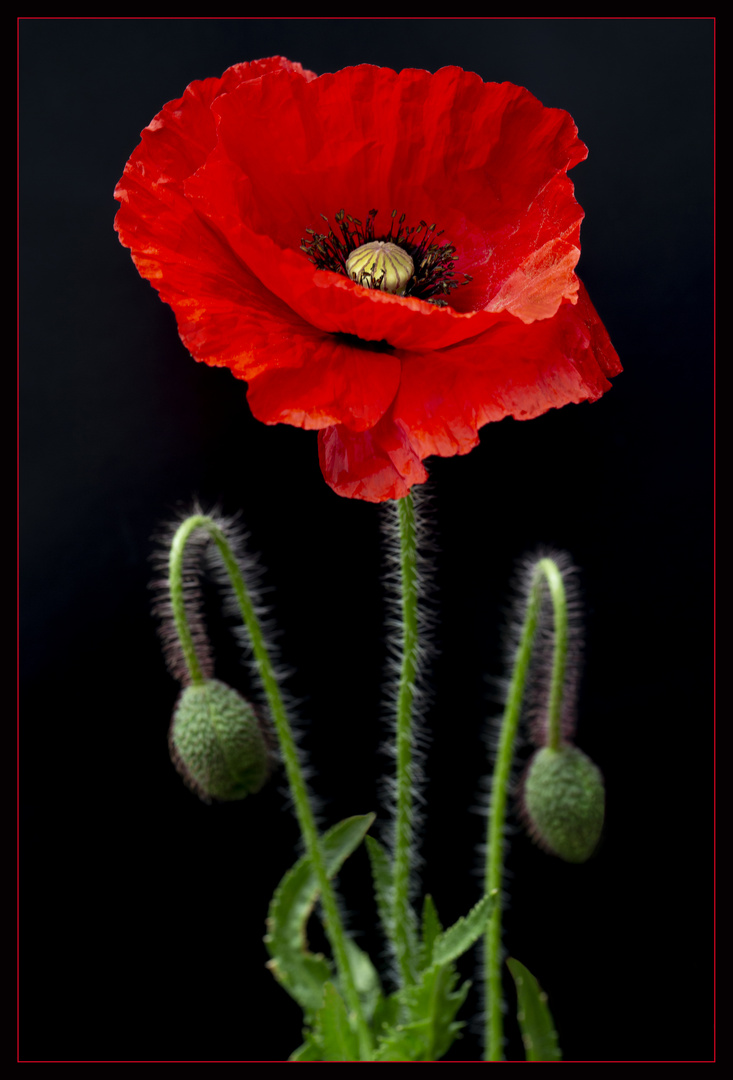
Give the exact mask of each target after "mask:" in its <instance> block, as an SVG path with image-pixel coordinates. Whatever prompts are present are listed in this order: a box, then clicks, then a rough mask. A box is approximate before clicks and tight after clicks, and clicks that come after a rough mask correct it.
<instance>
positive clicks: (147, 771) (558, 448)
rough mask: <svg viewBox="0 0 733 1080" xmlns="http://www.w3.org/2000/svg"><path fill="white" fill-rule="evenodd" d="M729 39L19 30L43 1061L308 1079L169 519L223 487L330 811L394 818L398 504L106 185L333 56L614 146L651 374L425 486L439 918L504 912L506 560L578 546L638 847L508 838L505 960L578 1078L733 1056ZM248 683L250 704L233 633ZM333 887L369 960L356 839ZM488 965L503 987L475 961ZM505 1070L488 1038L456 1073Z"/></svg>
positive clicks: (277, 851)
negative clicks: (337, 446) (731, 1026)
mask: <svg viewBox="0 0 733 1080" xmlns="http://www.w3.org/2000/svg"><path fill="white" fill-rule="evenodd" d="M713 32H714V23H713V21H712V20H711V19H663V20H654V19H652V20H647V19H640V20H635V19H625V18H622V19H477V20H467V19H440V20H433V19H418V20H405V19H381V18H378V19H366V20H363V19H314V20H309V19H305V20H293V19H273V20H266V19H264V20H263V19H240V20H221V19H197V20H185V19H180V20H165V19H152V20H141V19H129V20H121V19H100V20H63V19H62V20H52V19H39V20H34V19H22V20H21V21H20V118H21V174H20V176H21V208H20V226H21V376H22V378H21V410H22V415H21V437H22V443H21V450H22V458H21V460H22V467H23V471H22V476H21V481H22V483H21V491H22V498H21V527H22V548H21V570H22V594H21V598H22V609H21V611H22V631H23V635H24V647H23V650H22V665H21V674H22V680H23V695H22V698H21V765H22V768H21V900H22V907H21V1044H20V1055H21V1058H22V1059H26V1060H28V1059H31V1060H43V1059H47V1060H60V1059H77V1060H90V1059H103V1060H119V1061H126V1060H141V1059H142V1060H171V1059H174V1060H184V1061H185V1060H202V1059H208V1060H212V1059H213V1060H284V1059H285V1058H286V1057H287V1056H288V1054H289V1053H290V1052H291V1051H292V1050H293V1048H294V1047H295V1046H296V1045H297V1044H298V1042H299V1041H300V1031H299V1027H300V1013H299V1010H298V1008H297V1007H296V1006H295V1005H294V1003H293V1002H292V1001H291V1000H290V999H289V998H288V997H287V995H286V994H285V992H284V991H282V990H281V989H280V988H279V987H278V986H277V985H276V984H275V982H274V980H273V979H272V977H271V975H270V974H269V972H267V971H266V970H265V967H264V964H265V960H266V954H265V951H264V947H263V945H262V941H261V939H262V934H263V931H264V918H265V913H266V910H267V904H268V899H269V896H270V895H271V893H272V890H273V889H274V887H275V885H276V884H277V882H278V880H279V878H280V877H281V875H282V873H283V872H284V871H285V870H286V869H287V868H288V866H289V865H290V864H291V863H292V862H293V860H294V857H295V853H296V850H297V829H296V826H295V823H294V819H293V816H292V814H291V813H290V812H289V811H288V809H287V806H286V802H287V800H286V798H285V797H284V795H283V790H282V789H283V786H284V782H283V778H282V775H281V774H280V775H279V776H278V777H276V778H275V780H274V781H272V782H271V783H270V785H269V787H268V788H267V789H266V790H265V791H263V792H262V793H261V794H260V795H258V796H257V797H256V798H251V799H248V800H245V801H244V802H242V803H239V804H234V805H224V806H212V807H207V806H204V805H203V804H201V803H199V802H198V801H197V800H196V799H195V797H193V796H192V795H191V794H190V793H189V792H188V791H187V790H186V789H185V788H184V787H183V785H182V784H181V782H180V781H179V779H178V777H177V775H176V773H175V772H174V770H173V769H172V767H171V766H170V764H169V761H168V758H167V747H166V732H167V726H168V722H169V718H170V713H171V709H172V706H173V702H174V700H175V696H176V687H175V684H174V683H173V681H172V680H171V678H170V676H169V675H168V674H167V672H166V670H165V667H164V665H163V662H162V659H161V656H160V650H159V646H158V642H157V639H156V636H155V628H154V624H153V622H152V620H151V618H150V616H149V593H148V589H147V584H148V581H149V578H150V569H149V563H148V557H149V553H150V550H151V543H150V537H151V534H153V533H154V531H155V530H156V528H157V527H158V525H159V523H160V522H161V520H165V519H166V518H167V517H169V516H170V515H171V514H172V513H175V512H176V511H177V510H178V509H179V508H180V507H182V506H185V505H186V504H188V503H190V502H191V500H192V498H193V497H194V496H198V497H199V498H200V499H201V500H202V502H203V503H204V504H205V505H206V506H211V505H213V504H215V503H218V504H219V505H220V506H221V507H222V509H223V510H224V511H225V512H227V513H234V512H236V511H238V510H240V509H241V510H242V512H243V520H244V521H245V523H246V525H247V527H248V529H249V530H250V532H251V536H252V540H251V546H252V548H253V549H254V550H256V551H259V552H261V553H262V559H263V562H264V564H265V566H266V567H267V574H266V584H267V585H268V586H271V587H272V593H271V594H270V599H271V603H272V608H273V612H274V614H275V616H276V620H277V623H278V626H279V628H280V631H281V647H282V654H283V658H284V661H285V662H286V663H287V664H289V665H291V666H292V667H293V668H294V675H293V676H292V678H291V680H290V684H289V687H290V690H291V691H292V693H293V694H294V695H295V696H296V697H297V698H298V699H300V700H301V701H302V704H301V706H300V708H299V715H300V721H299V727H300V730H301V732H302V742H303V745H304V747H305V749H306V750H307V752H308V754H309V758H310V762H311V765H312V767H313V770H314V777H313V787H314V789H315V792H316V794H317V796H318V799H319V803H320V807H321V813H322V821H323V822H324V824H332V823H334V822H336V821H337V820H339V819H340V818H342V817H345V816H348V815H350V814H354V813H364V812H366V811H369V810H372V809H379V802H378V800H379V786H378V783H377V776H378V774H379V773H381V772H382V771H384V770H385V769H388V768H389V763H388V759H386V758H383V757H381V756H380V755H379V747H380V744H381V743H382V742H383V740H384V737H385V727H384V724H383V722H382V720H381V719H380V713H381V692H380V682H381V678H382V673H383V669H384V660H385V647H384V634H383V629H382V627H383V614H384V612H383V595H382V591H381V588H380V586H379V570H380V560H381V554H380V535H379V522H380V517H381V511H380V509H379V508H377V507H375V506H373V505H369V504H366V503H361V502H357V501H348V500H344V499H340V498H339V497H337V496H336V495H334V494H333V493H332V492H331V491H330V490H329V489H328V488H327V486H326V485H325V483H324V482H323V480H322V478H321V475H320V472H319V468H318V461H317V452H316V436H315V434H313V433H305V432H302V431H299V430H295V429H291V428H286V427H272V428H270V427H266V426H264V425H262V424H259V423H258V422H256V421H255V420H254V419H253V417H252V416H251V414H250V413H249V410H248V407H247V404H246V399H245V386H244V384H242V383H238V382H236V381H235V380H234V379H233V378H232V377H231V375H230V373H229V372H228V371H226V370H214V369H209V368H207V367H205V366H204V365H199V364H196V363H194V361H193V360H191V358H190V357H189V356H188V354H187V353H186V351H185V350H184V348H183V346H182V345H181V343H180V341H179V339H178V335H177V333H176V328H175V322H174V318H173V315H172V313H171V312H170V310H169V309H168V308H167V307H166V306H165V305H163V304H161V303H160V301H159V300H158V298H157V295H156V293H155V292H154V291H153V290H152V289H151V288H150V287H149V285H148V284H146V283H145V282H144V281H142V280H141V279H140V278H139V277H138V275H137V273H136V271H135V269H134V267H133V265H132V263H131V261H130V257H129V253H128V252H127V251H126V250H124V249H123V248H122V247H121V246H120V244H119V243H118V241H117V238H116V236H115V234H114V232H113V231H112V221H113V217H114V212H115V205H116V204H115V203H114V202H113V200H112V190H113V188H114V184H115V182H116V181H117V179H118V178H119V176H120V174H121V172H122V169H123V167H124V164H125V161H126V160H127V158H128V156H129V155H130V153H131V152H132V150H133V149H134V148H135V146H136V145H137V143H138V138H139V132H140V130H141V129H142V128H143V127H144V126H145V125H146V124H147V123H149V121H150V120H151V119H152V117H153V116H154V115H155V113H156V112H158V111H159V109H160V108H161V106H162V105H163V104H164V103H165V102H166V101H168V100H170V99H172V98H175V97H178V96H180V94H181V93H182V92H183V89H184V88H185V86H186V85H187V84H188V83H189V82H191V81H192V80H194V79H200V78H205V77H207V76H210V75H219V74H221V72H222V71H223V70H224V68H226V67H227V66H229V65H230V64H232V63H235V62H237V61H240V60H246V59H255V58H258V57H261V56H269V55H274V54H283V55H285V56H288V57H290V58H291V59H293V60H299V61H301V62H302V63H303V64H304V65H305V66H306V67H309V68H311V69H312V70H314V71H316V72H319V73H321V72H325V71H333V70H336V69H338V68H341V67H344V66H347V65H349V64H356V63H363V62H369V63H374V64H382V65H386V66H390V67H394V68H403V67H410V66H414V67H423V68H428V69H430V70H435V69H437V68H439V67H441V66H443V65H446V64H456V65H459V66H461V67H464V68H466V69H469V70H473V71H476V72H478V73H479V74H480V75H481V76H482V77H483V78H484V79H486V80H493V81H502V80H509V81H512V82H516V83H519V84H521V85H523V86H526V87H528V88H529V89H530V90H531V91H532V92H533V93H534V94H535V95H536V96H537V97H538V98H539V99H540V100H541V101H542V102H543V103H544V104H546V105H550V106H559V107H562V108H564V109H567V110H568V111H569V112H570V113H571V114H572V116H573V117H574V118H575V121H576V123H577V124H578V128H579V132H580V136H581V138H582V139H583V140H584V141H585V142H586V143H587V145H588V146H589V149H590V156H589V159H588V161H587V162H584V163H582V164H581V165H580V166H578V167H577V168H576V169H575V170H574V172H573V174H572V176H573V179H574V181H575V183H576V192H577V197H578V200H579V202H580V204H581V205H582V206H583V208H584V209H585V212H586V220H585V223H584V225H583V233H582V239H583V254H582V257H581V261H580V265H579V273H580V275H581V277H582V278H583V280H584V281H585V283H586V285H587V286H588V289H589V292H590V295H591V298H592V299H593V301H594V303H595V305H596V307H597V309H598V311H599V313H600V315H601V317H602V319H603V320H604V322H605V324H606V326H607V328H608V330H609V332H610V335H611V338H612V340H613V342H614V344H615V346H616V348H617V350H618V352H619V355H620V357H621V360H622V362H623V364H624V367H625V371H624V373H623V374H622V375H620V376H618V377H617V379H616V380H615V383H614V387H613V389H612V391H611V392H610V393H608V394H607V395H606V396H605V397H603V398H602V399H601V400H600V401H599V402H597V403H595V404H593V405H587V404H585V405H581V406H569V407H567V408H565V409H562V410H560V411H553V412H551V413H549V414H548V415H546V416H544V417H541V418H540V419H537V420H534V421H531V422H530V423H517V422H514V421H512V420H506V421H504V422H503V423H501V424H494V425H490V426H488V427H485V428H484V429H483V431H482V433H481V445H480V447H478V448H477V449H476V450H474V451H473V452H472V453H471V454H470V455H468V456H467V457H464V458H453V459H445V460H443V459H433V460H432V463H431V464H430V472H431V487H432V491H433V510H432V514H431V516H432V520H433V531H434V534H435V538H436V540H437V545H438V549H439V550H438V554H437V557H436V560H435V562H436V569H435V596H436V605H437V608H438V611H439V614H440V619H441V625H440V630H439V632H438V636H437V646H438V652H437V655H436V657H435V658H434V660H433V663H432V666H431V669H430V683H431V686H432V690H433V693H434V698H435V703H434V705H433V706H432V707H431V708H430V710H429V712H428V714H427V717H426V729H427V731H428V732H429V734H430V739H431V748H430V752H429V756H428V759H427V763H426V771H427V775H428V782H427V786H426V788H425V797H426V806H425V809H426V812H427V819H426V823H425V825H424V828H423V855H424V860H425V862H424V866H423V870H422V883H423V886H424V888H425V889H426V890H429V891H430V892H432V893H433V895H434V896H435V899H436V901H437V904H438V908H439V910H440V912H441V915H442V917H443V920H444V921H445V922H449V921H453V920H454V919H455V918H456V917H458V916H459V915H460V914H462V913H463V912H465V910H466V909H467V908H468V907H469V906H470V905H471V904H472V903H474V902H475V900H476V899H477V898H478V896H479V894H480V882H479V878H478V877H477V874H476V871H477V867H478V865H479V857H478V855H477V848H478V845H480V843H481V840H482V833H483V819H482V818H481V817H480V816H479V815H477V814H476V813H475V812H473V808H474V807H475V806H476V804H477V802H478V791H479V788H480V781H481V777H482V776H483V775H484V774H485V773H486V772H487V761H486V753H485V751H484V749H483V743H482V732H483V730H484V728H485V724H486V720H487V717H489V716H491V715H493V714H495V712H496V710H497V705H496V702H495V700H493V698H492V691H491V687H490V684H489V682H488V681H487V677H488V676H496V675H499V674H500V673H501V670H502V667H501V640H500V630H501V620H502V618H503V612H504V607H505V604H506V601H507V597H508V594H509V582H510V579H511V576H512V569H513V565H514V562H515V560H516V559H517V558H518V557H520V556H522V555H523V554H524V553H526V552H528V551H532V550H534V549H536V547H537V545H538V544H546V545H553V546H555V547H558V548H562V549H566V550H568V551H569V552H571V553H572V555H573V558H574V560H575V561H576V562H577V564H578V565H579V567H580V568H581V571H582V574H581V581H582V588H583V596H584V604H585V609H586V622H585V625H586V663H585V668H584V677H583V681H582V693H581V700H580V724H579V732H578V739H579V743H580V745H581V746H582V747H583V748H584V749H585V750H586V751H587V752H588V753H590V754H591V756H592V757H593V758H594V759H595V761H596V762H597V763H598V764H599V765H600V767H601V768H602V769H603V771H604V773H605V776H606V781H607V791H608V805H607V828H606V833H605V838H604V841H603V844H602V846H601V849H600V850H599V852H598V853H597V855H596V856H595V857H594V859H593V860H592V861H591V862H590V863H588V864H586V865H585V866H582V867H575V866H567V865H565V864H562V863H560V862H559V860H554V859H552V858H550V857H549V856H546V855H544V854H542V853H540V852H539V851H537V850H536V849H535V848H534V847H533V846H532V844H531V843H530V842H529V841H528V840H527V839H526V838H525V836H524V835H523V834H522V833H521V832H519V833H517V834H516V835H515V836H514V837H513V842H512V851H511V855H510V857H509V862H508V868H509V874H510V877H509V882H508V885H509V891H510V895H511V902H510V908H509V911H508V913H507V915H506V923H505V931H506V933H505V937H506V942H507V945H508V948H509V950H510V951H511V952H512V953H513V954H514V955H516V956H517V957H518V958H519V959H521V960H522V961H523V962H524V963H526V964H527V966H528V967H529V968H530V969H531V970H532V971H534V973H535V974H536V975H537V976H538V978H539V979H540V981H541V982H542V984H543V986H544V988H545V989H546V990H547V992H548V994H549V996H550V1003H551V1006H552V1009H553V1012H554V1015H555V1019H556V1022H557V1026H558V1029H559V1032H560V1037H561V1044H562V1046H563V1049H564V1052H565V1057H566V1058H567V1059H569V1060H572V1059H574V1060H579V1059H586V1060H611V1061H614V1060H629V1059H639V1060H665V1059H666V1060H670V1059H671V1060H687V1059H700V1058H709V1057H710V1056H711V1053H712V1042H711V961H712V945H711V862H710V855H711V846H710V835H711V831H712V830H711V820H712V817H711V813H712V801H711V795H712V755H711V686H712V675H711V652H712V650H711V593H712V576H711V562H712V560H711V547H712V544H711V526H712V512H711V486H712V479H711V478H712V467H711V454H712V370H713V369H712V360H711V356H712V298H713V286H712V255H711V251H712V93H713ZM333 209H335V208H328V207H326V208H324V210H325V211H326V212H330V211H331V210H333ZM218 674H220V675H221V676H222V677H223V678H225V679H228V681H230V682H234V683H237V685H238V686H239V687H240V688H241V689H243V690H244V691H245V692H247V688H248V682H247V678H248V676H247V673H246V670H245V669H244V668H242V667H241V666H240V665H239V662H238V659H237V655H236V651H235V650H234V649H233V648H232V647H230V646H228V645H227V644H226V641H225V642H224V643H223V644H222V646H221V648H220V663H219V668H218ZM523 753H524V754H525V756H526V749H525V750H524V752H523ZM380 813H381V814H382V816H383V811H381V812H380ZM341 885H342V892H343V895H344V896H345V898H346V904H347V906H348V908H349V910H350V912H351V916H350V924H351V926H352V927H353V928H354V930H355V931H358V932H359V933H361V934H362V936H361V938H360V940H361V942H362V944H364V945H366V946H367V947H369V948H370V949H372V950H374V952H375V953H376V954H378V953H379V948H380V944H379V939H378V937H377V936H376V935H375V933H374V931H373V930H372V929H371V927H372V926H373V925H374V921H375V913H374V911H373V908H372V905H371V901H370V899H369V889H368V887H367V870H366V858H365V855H364V853H363V852H362V851H360V852H358V853H357V854H356V855H355V856H354V857H353V859H352V860H351V864H350V865H348V866H347V868H346V869H345V871H344V873H343V875H342V878H341ZM462 969H463V971H464V973H465V974H466V975H469V976H473V977H474V978H475V979H477V977H478V972H477V971H476V970H475V968H474V963H473V959H472V958H471V957H468V958H465V959H464V961H462ZM509 993H510V994H511V991H510V992H509ZM509 1000H510V1011H511V1009H513V1005H512V1004H511V997H510V998H509ZM478 1005H479V1001H478V996H476V997H472V998H471V999H470V1008H468V1009H467V1011H466V1016H467V1017H468V1016H470V1013H471V1011H472V1010H473V1012H474V1013H475V1012H476V1011H477V1010H478ZM507 1028H508V1031H509V1035H510V1038H509V1043H508V1048H507V1054H508V1056H509V1057H512V1058H515V1059H517V1058H520V1057H521V1056H522V1052H521V1046H520V1045H519V1043H518V1040H517V1037H516V1035H515V1023H514V1021H513V1020H512V1019H511V1017H510V1019H509V1020H508V1023H507ZM480 1054H481V1050H480V1043H479V1039H478V1037H477V1036H476V1035H475V1034H473V1033H472V1031H471V1029H470V1028H468V1029H467V1031H466V1035H465V1037H464V1039H463V1040H461V1041H460V1042H458V1043H456V1044H455V1046H454V1047H453V1049H452V1050H451V1051H450V1052H449V1055H448V1056H449V1058H451V1059H455V1060H475V1059H477V1058H479V1057H480Z"/></svg>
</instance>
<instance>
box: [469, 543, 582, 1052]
mask: <svg viewBox="0 0 733 1080" xmlns="http://www.w3.org/2000/svg"><path fill="white" fill-rule="evenodd" d="M527 569H528V572H527V574H526V575H524V579H523V581H522V583H521V592H522V611H521V621H520V622H519V623H518V627H517V629H518V634H517V638H516V641H515V648H514V655H513V662H512V674H511V679H510V682H509V685H508V689H507V695H506V703H505V708H504V714H503V716H502V719H501V727H500V731H499V741H498V747H497V753H496V761H495V765H494V773H493V777H492V782H491V800H490V806H489V816H488V833H487V854H486V871H485V888H486V892H491V891H493V890H495V889H496V890H501V885H502V878H503V870H504V825H505V820H506V807H507V797H508V790H509V782H510V777H511V770H512V762H513V756H514V744H515V740H516V735H517V730H518V726H519V720H520V716H521V713H522V706H523V702H525V701H526V700H528V702H529V711H530V713H531V714H532V715H533V720H534V723H533V738H534V741H535V743H536V744H537V745H539V747H540V749H539V750H538V751H537V752H536V754H535V756H534V758H533V759H532V762H531V763H530V767H529V770H528V773H527V777H526V781H525V790H524V816H525V817H526V819H527V821H528V823H529V825H530V829H531V831H532V832H533V835H534V837H535V839H537V840H538V842H540V843H541V844H542V846H544V847H545V848H546V850H548V851H552V852H553V853H555V854H558V855H560V856H561V857H562V858H565V859H566V860H568V861H571V862H582V861H584V860H585V859H587V858H588V857H589V856H590V855H591V854H592V851H593V849H594V848H595V846H596V843H597V841H598V837H599V835H600V830H601V826H602V823H603V781H602V778H601V774H600V772H599V770H598V769H597V768H596V767H595V765H593V763H592V762H591V761H590V759H589V758H587V757H586V756H585V755H584V754H582V753H581V752H580V751H579V750H577V749H576V748H575V747H573V746H572V745H570V744H569V741H568V740H569V739H570V737H571V735H572V732H573V727H574V713H575V704H576V696H577V673H578V666H577V663H576V662H574V661H577V654H578V653H579V650H580V641H579V634H578V632H577V627H576V625H575V622H576V621H575V620H574V619H573V616H574V614H575V610H574V608H575V604H574V597H573V593H572V591H571V590H569V589H568V575H569V574H570V573H571V571H572V567H571V564H570V562H569V560H568V559H567V557H566V556H563V555H556V556H554V557H549V556H548V557H543V558H540V559H538V560H536V561H535V562H533V563H531V564H530V565H529V567H528V568H527ZM569 593H570V598H571V602H570V603H569V602H568V594H569ZM548 594H549V598H550V601H551V610H552V620H551V622H550V621H549V620H547V618H546V610H547V604H546V600H547V597H548ZM528 682H529V686H528ZM501 976H502V972H501V904H500V903H497V905H496V907H495V909H494V911H493V914H492V916H491V918H490V920H489V923H488V926H487V930H486V936H485V941H484V980H485V1035H486V1052H485V1060H487V1061H501V1060H503V1041H504V1037H503V997H502V978H501Z"/></svg>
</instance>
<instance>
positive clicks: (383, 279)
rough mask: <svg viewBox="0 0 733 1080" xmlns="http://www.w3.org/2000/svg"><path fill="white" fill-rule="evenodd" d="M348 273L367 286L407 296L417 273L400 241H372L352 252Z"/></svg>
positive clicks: (347, 265) (349, 258)
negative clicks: (407, 291) (399, 243)
mask: <svg viewBox="0 0 733 1080" xmlns="http://www.w3.org/2000/svg"><path fill="white" fill-rule="evenodd" d="M346 273H347V274H348V275H349V277H350V278H351V280H352V281H355V282H356V283H357V284H358V285H363V286H364V287H365V288H366V289H381V291H382V292H388V293H394V294H395V295H396V296H404V295H405V289H406V288H407V286H408V285H409V283H410V279H411V278H412V277H413V275H414V273H415V264H414V263H413V261H412V259H411V258H410V256H409V255H408V254H407V252H406V251H405V250H404V248H401V247H400V246H399V245H398V244H390V243H389V242H388V241H386V240H372V241H371V243H369V244H362V245H361V247H358V248H356V249H355V250H354V251H352V252H351V254H350V255H349V257H348V259H347V260H346Z"/></svg>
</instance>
